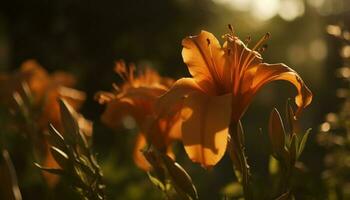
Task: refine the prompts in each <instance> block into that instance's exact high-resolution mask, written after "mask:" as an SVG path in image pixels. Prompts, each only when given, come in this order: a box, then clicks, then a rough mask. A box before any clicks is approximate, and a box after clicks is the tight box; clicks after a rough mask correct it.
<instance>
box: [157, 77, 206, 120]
mask: <svg viewBox="0 0 350 200" xmlns="http://www.w3.org/2000/svg"><path fill="white" fill-rule="evenodd" d="M196 91H197V92H204V91H203V90H202V89H201V88H200V87H199V85H198V84H197V83H196V81H195V80H194V79H193V78H181V79H179V80H177V81H176V82H175V83H174V85H173V86H172V87H171V88H170V90H169V91H168V92H167V93H165V94H164V95H163V96H161V97H160V98H159V99H158V101H157V103H156V112H157V114H159V115H160V116H165V115H174V114H176V112H177V111H178V109H179V108H180V107H181V105H182V103H183V100H184V99H185V97H186V96H187V95H188V94H190V93H192V92H196Z"/></svg>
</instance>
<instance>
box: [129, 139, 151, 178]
mask: <svg viewBox="0 0 350 200" xmlns="http://www.w3.org/2000/svg"><path fill="white" fill-rule="evenodd" d="M146 144H147V142H146V138H145V136H144V135H143V134H142V133H139V134H138V135H137V137H136V140H135V147H134V153H133V158H134V162H135V164H136V165H137V166H138V167H139V168H141V169H143V170H145V171H149V170H150V169H151V165H150V164H149V163H148V162H147V160H146V158H145V157H144V156H143V153H142V150H143V148H145V146H146Z"/></svg>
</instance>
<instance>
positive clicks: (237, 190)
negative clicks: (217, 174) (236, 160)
mask: <svg viewBox="0 0 350 200" xmlns="http://www.w3.org/2000/svg"><path fill="white" fill-rule="evenodd" d="M221 193H222V194H223V195H225V196H227V197H231V198H232V197H235V198H237V197H241V196H242V195H243V187H242V185H241V184H240V183H238V182H232V183H230V184H228V185H226V186H225V187H224V188H223V189H222V190H221Z"/></svg>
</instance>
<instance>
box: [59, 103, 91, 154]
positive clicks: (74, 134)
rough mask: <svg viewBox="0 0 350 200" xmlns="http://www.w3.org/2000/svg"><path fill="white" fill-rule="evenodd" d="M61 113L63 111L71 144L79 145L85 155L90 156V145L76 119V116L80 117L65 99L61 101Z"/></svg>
mask: <svg viewBox="0 0 350 200" xmlns="http://www.w3.org/2000/svg"><path fill="white" fill-rule="evenodd" d="M59 104H60V111H61V121H62V124H63V128H64V131H65V133H66V134H65V136H66V137H67V138H68V140H69V142H70V143H71V144H72V145H73V146H75V144H78V145H79V147H81V148H82V149H83V152H84V154H85V155H88V154H89V150H88V149H89V145H88V142H87V139H86V137H85V135H84V133H82V132H81V131H80V129H79V125H78V122H77V121H76V119H75V117H74V116H75V115H78V114H77V113H76V112H75V110H74V109H73V108H72V107H71V106H70V105H69V104H68V103H66V102H65V101H64V100H63V99H59Z"/></svg>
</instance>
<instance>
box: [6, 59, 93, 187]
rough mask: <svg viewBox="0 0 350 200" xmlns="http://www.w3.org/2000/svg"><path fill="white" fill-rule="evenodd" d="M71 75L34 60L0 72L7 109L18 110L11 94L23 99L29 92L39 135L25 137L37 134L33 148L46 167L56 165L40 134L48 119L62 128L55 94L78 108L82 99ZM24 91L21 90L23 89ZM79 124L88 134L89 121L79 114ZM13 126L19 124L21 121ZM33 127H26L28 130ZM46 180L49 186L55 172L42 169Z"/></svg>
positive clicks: (45, 129) (44, 129) (83, 96)
mask: <svg viewBox="0 0 350 200" xmlns="http://www.w3.org/2000/svg"><path fill="white" fill-rule="evenodd" d="M75 82H76V81H75V78H74V77H73V76H72V75H71V74H68V73H64V72H55V73H53V74H52V75H49V74H48V72H47V71H46V70H45V69H44V68H43V67H42V66H40V65H39V64H38V63H37V62H36V61H35V60H27V61H25V62H23V64H22V65H21V67H20V69H19V71H17V72H15V73H14V74H13V75H10V74H0V104H1V105H3V106H6V107H9V108H10V109H11V110H18V109H19V108H18V107H17V106H16V102H15V98H21V99H22V100H23V101H25V100H24V99H25V96H26V95H28V91H29V94H30V97H29V98H31V101H32V105H30V106H33V108H31V109H32V110H31V111H32V112H35V113H31V117H33V118H32V119H30V120H32V121H33V122H34V123H35V125H36V126H37V129H38V130H37V131H38V132H39V134H40V135H37V136H35V137H33V136H29V138H37V140H38V141H33V142H34V144H35V148H36V151H38V152H40V153H42V154H43V157H44V165H45V166H48V167H50V168H57V167H58V165H57V163H56V162H55V160H54V159H53V157H52V155H51V153H50V150H49V145H48V141H47V140H46V138H45V135H44V134H43V133H44V132H45V131H47V130H48V125H49V123H51V124H53V125H54V126H55V127H56V128H57V129H58V130H60V131H62V124H61V120H60V117H61V116H60V110H59V103H58V101H57V100H58V98H63V99H64V100H66V101H67V102H68V103H69V104H70V105H71V106H72V107H73V108H74V109H78V108H79V107H80V106H81V105H82V103H83V102H84V101H85V93H83V92H81V91H78V90H75V89H72V88H70V87H72V86H74V85H75ZM26 89H27V90H28V91H25V90H26ZM79 120H80V124H82V125H83V126H82V128H83V129H85V133H87V134H91V127H92V126H91V123H90V122H89V121H87V120H84V119H83V118H81V117H79V118H78V121H79ZM17 126H22V125H21V124H19V125H17ZM33 131H34V130H32V128H30V130H27V132H29V133H30V134H38V133H32V132H33ZM44 175H45V178H46V180H47V181H48V184H49V185H51V186H53V185H54V184H55V183H56V182H57V176H53V175H51V174H48V173H44Z"/></svg>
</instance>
